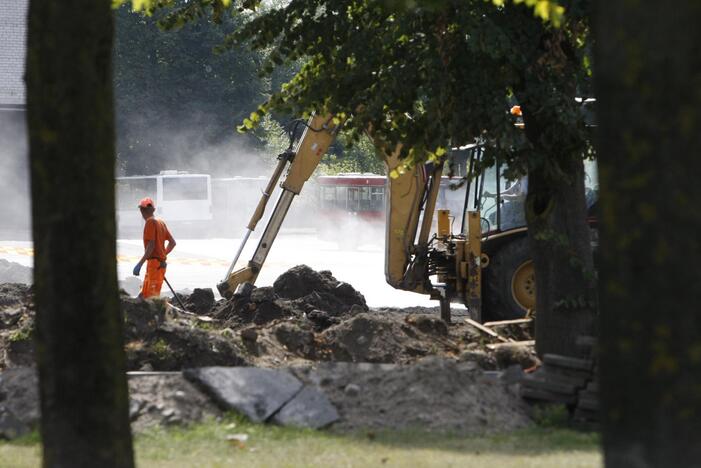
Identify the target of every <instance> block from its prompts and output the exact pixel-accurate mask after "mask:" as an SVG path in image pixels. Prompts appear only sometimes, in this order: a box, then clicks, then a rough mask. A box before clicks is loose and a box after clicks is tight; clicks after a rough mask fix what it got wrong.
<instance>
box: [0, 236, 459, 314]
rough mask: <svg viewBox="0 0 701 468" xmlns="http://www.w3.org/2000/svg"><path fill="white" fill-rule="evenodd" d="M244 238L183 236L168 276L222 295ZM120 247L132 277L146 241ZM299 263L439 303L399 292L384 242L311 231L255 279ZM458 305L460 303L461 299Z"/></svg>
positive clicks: (385, 299) (9, 247) (27, 256)
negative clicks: (346, 240) (345, 240)
mask: <svg viewBox="0 0 701 468" xmlns="http://www.w3.org/2000/svg"><path fill="white" fill-rule="evenodd" d="M239 242H240V239H178V245H177V247H176V248H175V250H174V251H173V253H172V254H171V255H170V256H169V259H168V274H167V278H168V280H169V281H170V283H171V284H172V285H173V287H174V288H175V289H176V290H184V289H194V288H212V289H213V290H214V291H215V294H217V295H218V293H217V292H216V284H217V283H218V282H219V281H221V280H222V279H223V278H224V275H225V274H226V271H227V269H228V267H229V264H230V262H231V260H232V259H233V257H234V255H235V253H236V250H237V249H238V245H239ZM257 244H258V240H257V239H250V240H249V242H248V245H247V246H246V249H245V250H244V252H243V254H242V255H241V259H240V260H239V264H238V265H237V266H239V267H240V266H244V265H245V264H246V262H247V261H248V260H249V259H250V257H251V255H252V252H253V250H254V249H255V247H256V245H257ZM117 251H118V257H117V260H118V263H117V265H118V275H119V279H120V280H124V279H126V278H129V277H132V273H131V271H132V269H133V267H134V264H135V263H136V262H137V261H138V259H139V258H140V256H141V254H142V253H143V244H142V242H141V240H139V239H120V240H118V241H117ZM0 258H4V259H6V260H9V261H13V262H17V263H21V264H23V265H26V266H32V263H33V251H32V244H31V242H29V241H0ZM300 264H306V265H309V266H310V267H312V268H314V269H316V270H331V272H332V273H333V274H334V276H335V277H336V278H337V279H338V280H339V281H345V282H347V283H350V284H352V285H353V286H354V287H355V288H356V289H358V290H359V291H360V292H361V293H362V294H363V295H364V296H365V299H366V301H367V302H368V305H370V306H371V307H382V306H391V307H412V306H422V307H434V306H436V305H437V303H436V302H435V301H431V300H430V299H428V297H427V296H423V295H420V294H415V293H411V292H406V291H398V290H395V289H394V288H392V287H390V286H389V285H388V284H387V283H386V282H385V277H384V250H383V248H382V245H381V244H380V243H379V242H378V243H377V244H365V245H359V246H358V247H357V248H356V249H344V248H342V247H339V246H338V245H337V243H336V242H330V241H322V240H319V238H318V237H317V236H316V235H315V234H311V233H285V232H282V233H281V234H280V235H279V236H278V238H277V240H276V241H275V244H274V245H273V248H272V249H271V252H270V255H269V256H268V259H267V261H266V263H265V266H264V267H263V270H262V271H261V274H260V275H259V277H258V281H257V282H256V284H257V285H258V286H270V285H272V284H273V282H274V281H275V279H276V278H277V277H278V276H279V275H280V274H281V273H283V272H284V271H286V270H288V269H289V268H291V267H293V266H295V265H300ZM143 274H144V271H143V270H142V275H143ZM164 288H165V286H164ZM164 292H165V289H164ZM453 307H454V308H460V307H461V306H460V305H457V304H456V305H454V306H453Z"/></svg>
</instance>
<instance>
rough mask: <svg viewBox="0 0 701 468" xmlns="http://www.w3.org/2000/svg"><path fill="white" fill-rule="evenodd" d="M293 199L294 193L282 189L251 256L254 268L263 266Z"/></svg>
mask: <svg viewBox="0 0 701 468" xmlns="http://www.w3.org/2000/svg"><path fill="white" fill-rule="evenodd" d="M294 197H295V193H294V192H291V191H289V190H285V189H282V193H281V194H280V198H279V199H278V201H277V204H276V205H275V210H274V211H273V214H272V215H270V220H268V225H267V226H266V227H265V231H263V236H262V237H261V238H260V242H258V247H257V248H256V251H255V253H254V254H253V258H252V259H251V263H253V264H254V265H255V266H256V267H258V268H260V267H261V266H263V263H265V259H266V257H267V256H268V252H270V248H271V247H272V246H273V242H274V241H275V238H276V237H277V234H278V232H279V231H280V226H281V225H282V222H283V221H284V220H285V215H287V210H289V209H290V205H291V204H292V200H293V199H294ZM249 266H250V264H249Z"/></svg>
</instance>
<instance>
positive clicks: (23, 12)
mask: <svg viewBox="0 0 701 468" xmlns="http://www.w3.org/2000/svg"><path fill="white" fill-rule="evenodd" d="M27 6H28V0H0V108H2V107H16V106H23V105H24V103H25V94H24V79H23V76H24V55H25V45H26V35H27Z"/></svg>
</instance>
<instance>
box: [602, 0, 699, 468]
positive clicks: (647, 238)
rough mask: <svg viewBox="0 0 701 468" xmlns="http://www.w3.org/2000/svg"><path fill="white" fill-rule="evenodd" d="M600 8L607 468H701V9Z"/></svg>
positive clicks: (608, 4)
mask: <svg viewBox="0 0 701 468" xmlns="http://www.w3.org/2000/svg"><path fill="white" fill-rule="evenodd" d="M596 3H597V7H598V11H597V13H596V22H595V34H596V39H597V41H596V43H597V49H596V53H595V59H596V60H595V62H594V63H595V65H596V74H595V77H596V85H597V90H596V94H597V98H598V109H599V116H598V117H599V118H598V120H599V135H598V137H599V138H598V146H599V149H598V154H599V168H600V174H601V181H600V186H601V203H602V213H603V217H602V229H601V253H602V255H601V268H600V278H601V280H600V285H601V286H600V297H601V326H600V330H601V335H600V358H601V375H600V378H601V398H602V419H603V429H604V430H603V435H604V437H603V444H604V455H605V460H606V465H607V466H611V467H617V468H618V467H624V468H625V467H672V466H687V467H691V466H701V444H699V437H700V434H701V390H700V389H701V315H699V305H700V304H701V287H699V284H701V248H700V246H699V245H700V244H699V233H700V232H701V211H700V210H699V206H700V205H701V190H700V189H699V182H698V179H699V177H698V173H697V172H696V169H699V167H701V164H700V163H699V148H701V91H700V90H701V30H700V29H699V27H698V19H699V18H701V3H699V2H698V1H692V0H680V1H677V2H673V4H672V3H668V2H641V3H631V2H624V1H621V0H614V1H603V0H599V1H598V2H596ZM694 168H696V169H694Z"/></svg>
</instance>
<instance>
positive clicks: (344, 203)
mask: <svg viewBox="0 0 701 468" xmlns="http://www.w3.org/2000/svg"><path fill="white" fill-rule="evenodd" d="M348 197H349V195H348V187H336V207H338V209H340V210H344V211H346V210H347V209H348Z"/></svg>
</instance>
